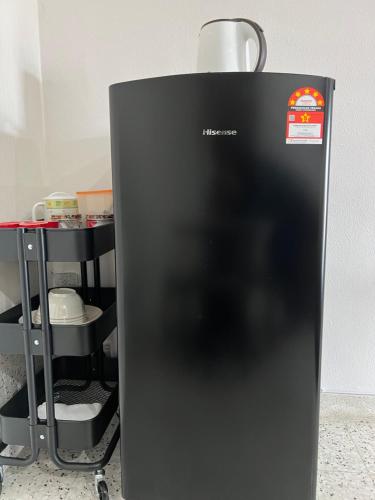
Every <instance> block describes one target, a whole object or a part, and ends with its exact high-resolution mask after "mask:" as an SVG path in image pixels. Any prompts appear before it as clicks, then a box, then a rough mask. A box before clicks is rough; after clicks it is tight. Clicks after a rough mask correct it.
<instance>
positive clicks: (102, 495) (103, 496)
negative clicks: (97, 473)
mask: <svg viewBox="0 0 375 500" xmlns="http://www.w3.org/2000/svg"><path fill="white" fill-rule="evenodd" d="M97 489H98V496H99V500H109V494H108V486H107V483H106V482H105V481H99V482H98V486H97Z"/></svg>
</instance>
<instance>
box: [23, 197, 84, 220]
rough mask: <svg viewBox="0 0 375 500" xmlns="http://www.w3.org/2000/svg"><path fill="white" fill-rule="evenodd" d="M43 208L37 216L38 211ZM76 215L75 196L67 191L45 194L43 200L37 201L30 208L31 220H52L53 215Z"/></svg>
mask: <svg viewBox="0 0 375 500" xmlns="http://www.w3.org/2000/svg"><path fill="white" fill-rule="evenodd" d="M40 209H43V216H42V217H39V216H38V212H39V211H40ZM61 215H67V216H76V215H78V200H77V197H76V196H74V195H72V194H69V193H59V192H57V193H52V194H50V195H49V196H46V197H45V198H44V200H43V201H38V203H35V205H34V206H33V208H32V219H33V220H40V219H43V220H52V218H53V216H61Z"/></svg>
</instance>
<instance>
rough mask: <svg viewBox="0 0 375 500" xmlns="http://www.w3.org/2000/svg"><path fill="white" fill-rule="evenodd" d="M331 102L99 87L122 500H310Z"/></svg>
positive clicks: (198, 84)
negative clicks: (109, 197)
mask: <svg viewBox="0 0 375 500" xmlns="http://www.w3.org/2000/svg"><path fill="white" fill-rule="evenodd" d="M333 91H334V81H333V80H332V79H329V78H323V77H318V76H311V75H294V74H273V73H205V74H188V75H178V76H167V77H161V78H151V79H145V80H139V81H131V82H127V83H120V84H115V85H113V86H111V87H110V112H111V142H112V165H113V187H114V204H115V206H114V210H115V223H116V274H117V291H118V299H117V300H118V302H117V304H118V306H117V311H118V334H119V370H120V413H121V468H122V484H123V489H122V494H123V496H124V498H125V499H126V500H313V499H315V495H316V469H317V448H318V424H319V387H320V356H321V333H322V305H323V289H324V261H325V242H326V218H327V193H328V171H329V150H330V130H331V113H332V97H333Z"/></svg>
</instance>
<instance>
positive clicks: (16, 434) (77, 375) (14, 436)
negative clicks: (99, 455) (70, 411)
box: [0, 357, 118, 450]
mask: <svg viewBox="0 0 375 500" xmlns="http://www.w3.org/2000/svg"><path fill="white" fill-rule="evenodd" d="M53 375H54V398H55V402H61V403H65V404H74V403H78V402H79V403H88V404H90V403H100V404H101V405H102V408H101V410H100V412H99V413H98V415H96V416H95V417H94V418H91V419H89V420H81V421H75V420H57V421H56V422H57V442H58V447H59V448H65V449H69V450H85V449H90V448H93V447H94V446H96V445H97V444H98V443H99V441H100V439H101V438H102V436H103V434H104V432H105V430H106V429H107V427H108V425H109V423H110V421H111V419H112V417H113V415H114V413H115V412H116V409H117V407H118V384H117V381H118V380H117V379H118V377H117V360H115V359H111V358H106V359H105V360H104V366H103V373H102V375H103V377H100V375H99V372H98V371H97V370H95V371H93V370H92V366H91V363H90V359H88V358H83V359H82V358H77V357H73V358H70V357H61V358H55V359H54V361H53ZM104 380H105V382H104ZM36 397H37V404H41V403H43V402H44V401H45V392H44V373H43V370H42V371H40V372H39V373H38V374H37V375H36ZM40 425H41V429H43V430H44V429H45V427H44V426H45V425H46V421H45V420H40ZM0 438H1V441H2V442H3V443H6V444H8V445H19V446H26V447H29V446H30V432H29V405H28V399H27V385H24V386H23V387H22V388H21V389H20V390H19V391H18V392H17V393H16V394H15V395H14V396H13V397H12V398H11V399H10V400H9V401H8V402H7V403H6V404H5V405H4V406H2V408H1V409H0ZM39 446H40V448H46V447H47V439H45V440H40V442H39Z"/></svg>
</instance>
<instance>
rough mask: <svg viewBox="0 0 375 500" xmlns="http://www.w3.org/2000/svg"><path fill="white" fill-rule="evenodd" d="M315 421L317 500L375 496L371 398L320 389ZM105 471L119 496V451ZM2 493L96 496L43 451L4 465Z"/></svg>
mask: <svg viewBox="0 0 375 500" xmlns="http://www.w3.org/2000/svg"><path fill="white" fill-rule="evenodd" d="M320 422H321V426H320V454H319V480H318V494H317V499H318V500H332V499H336V500H375V397H369V396H342V395H334V394H324V395H323V396H322V403H321V420H320ZM100 453H101V450H100V449H98V450H94V451H93V452H91V453H90V454H89V458H90V460H92V459H93V458H94V457H95V456H97V455H98V454H100ZM67 458H72V455H70V457H69V456H68V457H67ZM79 458H80V460H82V459H83V456H82V455H81V456H80V457H79ZM106 476H107V483H108V486H109V491H110V495H111V499H113V500H119V499H121V494H120V480H119V478H120V467H119V453H118V450H116V452H115V454H114V456H113V458H112V460H111V462H110V464H109V465H108V466H107V468H106ZM1 498H2V500H28V499H38V500H47V499H49V500H51V499H52V500H60V499H61V500H62V499H64V500H75V499H94V498H96V496H95V491H94V486H93V476H92V475H91V474H82V473H75V472H62V471H60V470H56V469H55V468H54V467H53V466H52V465H51V463H50V462H49V461H48V460H47V459H46V455H45V454H44V453H43V454H42V455H41V457H40V460H39V462H38V463H36V464H34V465H32V466H30V467H28V468H26V469H23V468H15V467H11V468H10V467H9V468H7V469H6V471H5V482H4V487H3V494H2V497H1ZM176 500H178V499H176ZM228 500H230V499H228ZM259 500H261V499H259ZM275 500H277V499H275ZM301 500H304V499H301Z"/></svg>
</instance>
